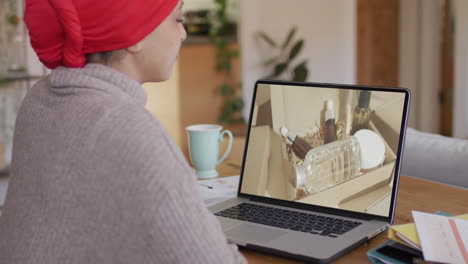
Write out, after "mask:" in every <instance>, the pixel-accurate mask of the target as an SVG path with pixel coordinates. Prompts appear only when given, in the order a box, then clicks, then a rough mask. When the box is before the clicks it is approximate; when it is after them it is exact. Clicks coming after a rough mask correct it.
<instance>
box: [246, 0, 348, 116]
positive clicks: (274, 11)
mask: <svg viewBox="0 0 468 264" xmlns="http://www.w3.org/2000/svg"><path fill="white" fill-rule="evenodd" d="M355 13H356V9H355V0H334V1H329V0H291V1H284V0H255V1H252V0H240V17H239V31H240V35H239V38H240V50H241V61H242V85H243V93H244V99H245V101H246V109H245V111H244V116H245V117H248V115H249V111H250V102H251V96H252V90H253V86H254V84H255V81H256V80H258V79H259V78H261V77H264V76H265V75H267V73H268V71H266V70H265V69H264V68H263V67H262V66H261V65H260V64H261V62H262V61H264V60H265V59H266V58H268V56H267V54H265V53H267V52H268V50H266V49H265V47H260V46H259V45H258V43H256V41H255V37H254V36H255V33H256V32H257V31H259V30H262V31H264V32H266V33H267V34H268V35H269V36H271V37H272V38H273V39H275V40H277V41H278V42H282V40H283V39H284V38H285V37H286V34H287V33H288V32H289V30H290V29H291V27H292V26H293V25H297V26H298V31H297V37H301V38H304V39H305V45H304V48H303V51H302V52H301V55H300V56H299V58H297V62H299V61H302V60H303V59H306V58H307V59H309V64H308V66H309V78H308V80H307V81H315V82H338V83H355V75H356V66H355V64H356V62H355V61H356V58H355V53H356V44H355V42H356V36H355V35H356V34H355V32H356V15H355Z"/></svg>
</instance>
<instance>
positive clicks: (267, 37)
mask: <svg viewBox="0 0 468 264" xmlns="http://www.w3.org/2000/svg"><path fill="white" fill-rule="evenodd" d="M258 35H259V36H260V38H262V39H263V40H264V41H265V42H266V43H268V44H270V46H272V47H273V48H276V43H275V41H273V39H271V38H270V37H269V36H268V35H267V34H265V32H262V31H260V32H258Z"/></svg>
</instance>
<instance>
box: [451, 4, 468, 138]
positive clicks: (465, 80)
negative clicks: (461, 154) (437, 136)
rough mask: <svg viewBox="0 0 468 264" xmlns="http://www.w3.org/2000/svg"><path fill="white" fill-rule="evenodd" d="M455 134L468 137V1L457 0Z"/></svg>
mask: <svg viewBox="0 0 468 264" xmlns="http://www.w3.org/2000/svg"><path fill="white" fill-rule="evenodd" d="M454 4H455V8H454V10H455V55H454V58H455V89H454V109H453V134H454V136H455V137H458V138H468V106H467V102H468V1H466V0H455V3H454Z"/></svg>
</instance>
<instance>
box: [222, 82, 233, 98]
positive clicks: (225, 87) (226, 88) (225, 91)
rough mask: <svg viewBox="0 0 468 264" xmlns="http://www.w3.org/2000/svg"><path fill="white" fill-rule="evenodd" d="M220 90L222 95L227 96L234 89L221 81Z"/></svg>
mask: <svg viewBox="0 0 468 264" xmlns="http://www.w3.org/2000/svg"><path fill="white" fill-rule="evenodd" d="M220 90H221V95H222V96H228V95H231V94H232V91H234V90H233V89H232V88H231V87H230V86H229V84H227V83H223V84H222V85H221V87H220Z"/></svg>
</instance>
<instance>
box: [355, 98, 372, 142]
mask: <svg viewBox="0 0 468 264" xmlns="http://www.w3.org/2000/svg"><path fill="white" fill-rule="evenodd" d="M370 98H371V92H370V91H367V90H363V91H361V93H360V94H359V102H358V105H357V106H356V108H355V109H354V114H353V128H352V130H351V134H352V135H354V133H356V132H357V131H358V130H360V129H367V128H369V121H370V119H371V117H372V114H373V113H374V111H372V109H370V108H369V104H370Z"/></svg>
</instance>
